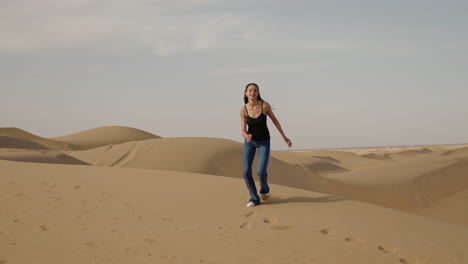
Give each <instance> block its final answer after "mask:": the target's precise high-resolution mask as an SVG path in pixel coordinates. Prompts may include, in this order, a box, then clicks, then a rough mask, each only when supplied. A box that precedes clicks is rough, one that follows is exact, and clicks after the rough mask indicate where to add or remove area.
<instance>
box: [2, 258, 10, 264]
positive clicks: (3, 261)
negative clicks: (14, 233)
mask: <svg viewBox="0 0 468 264" xmlns="http://www.w3.org/2000/svg"><path fill="white" fill-rule="evenodd" d="M5 263H8V260H6V259H4V258H0V264H5Z"/></svg>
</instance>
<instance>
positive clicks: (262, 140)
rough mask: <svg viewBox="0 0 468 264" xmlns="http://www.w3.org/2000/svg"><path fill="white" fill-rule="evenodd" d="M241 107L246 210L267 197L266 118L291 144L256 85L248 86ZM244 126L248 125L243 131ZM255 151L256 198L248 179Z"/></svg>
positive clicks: (268, 150)
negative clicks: (248, 194) (258, 185)
mask: <svg viewBox="0 0 468 264" xmlns="http://www.w3.org/2000/svg"><path fill="white" fill-rule="evenodd" d="M244 103H245V105H244V106H243V107H241V109H240V117H241V132H242V136H243V137H244V138H245V140H244V150H243V153H242V168H243V174H244V179H245V183H246V184H247V188H248V189H249V192H250V200H249V202H248V203H247V207H253V206H256V205H259V204H260V198H261V199H262V200H267V199H268V198H269V197H270V187H269V186H268V182H267V181H268V173H267V167H268V160H269V159H270V132H269V131H268V127H267V116H269V117H270V118H271V121H273V124H275V126H276V128H277V129H278V131H279V132H280V134H281V136H283V139H284V141H285V142H286V144H288V147H291V145H292V143H291V140H289V138H287V137H286V135H285V134H284V132H283V129H282V128H281V125H280V123H279V121H278V119H276V117H275V115H274V114H273V111H272V109H271V106H270V104H269V103H267V102H265V101H263V99H262V97H260V91H259V88H258V85H257V84H255V83H249V84H247V86H246V87H245V91H244ZM247 125H248V126H249V127H248V129H247ZM257 148H258V164H257V175H258V177H259V178H260V195H261V197H259V196H258V194H257V188H256V186H255V182H254V179H253V177H252V163H253V160H254V157H255V152H256V149H257Z"/></svg>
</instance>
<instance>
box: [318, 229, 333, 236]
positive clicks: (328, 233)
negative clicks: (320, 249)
mask: <svg viewBox="0 0 468 264" xmlns="http://www.w3.org/2000/svg"><path fill="white" fill-rule="evenodd" d="M320 233H322V234H324V235H335V234H336V229H335V228H325V229H322V230H320Z"/></svg>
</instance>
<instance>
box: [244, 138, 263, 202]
mask: <svg viewBox="0 0 468 264" xmlns="http://www.w3.org/2000/svg"><path fill="white" fill-rule="evenodd" d="M255 151H256V148H255V145H254V144H253V142H252V141H251V142H246V141H245V142H244V150H243V152H242V172H243V174H244V180H245V184H246V185H247V189H249V192H250V200H251V201H253V202H254V203H255V204H259V203H260V197H259V196H258V194H257V187H256V186H255V181H254V179H253V177H252V163H253V160H254V156H255Z"/></svg>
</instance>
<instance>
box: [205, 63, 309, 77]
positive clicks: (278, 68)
mask: <svg viewBox="0 0 468 264" xmlns="http://www.w3.org/2000/svg"><path fill="white" fill-rule="evenodd" d="M311 68H315V69H318V65H317V64H315V63H291V64H280V65H263V66H256V67H241V68H227V69H216V70H212V71H210V72H209V74H212V75H236V74H242V75H244V74H256V73H274V72H285V71H296V70H301V69H311Z"/></svg>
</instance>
